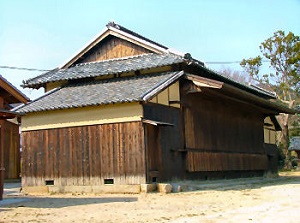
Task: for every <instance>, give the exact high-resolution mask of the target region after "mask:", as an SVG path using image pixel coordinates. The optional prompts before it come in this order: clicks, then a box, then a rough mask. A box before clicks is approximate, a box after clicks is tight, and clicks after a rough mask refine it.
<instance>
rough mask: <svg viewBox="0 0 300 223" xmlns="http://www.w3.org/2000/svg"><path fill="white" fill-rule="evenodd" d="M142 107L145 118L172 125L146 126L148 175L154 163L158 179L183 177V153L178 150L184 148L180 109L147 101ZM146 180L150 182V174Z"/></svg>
mask: <svg viewBox="0 0 300 223" xmlns="http://www.w3.org/2000/svg"><path fill="white" fill-rule="evenodd" d="M143 108H144V117H145V118H146V119H150V120H154V121H161V122H167V123H170V124H173V126H159V125H158V126H156V127H155V128H154V127H150V128H148V129H147V127H146V129H147V130H148V131H150V132H148V133H147V137H148V138H147V139H146V149H147V155H148V157H147V168H148V170H147V171H148V175H151V170H152V169H151V168H153V164H155V165H157V170H158V171H159V173H157V177H158V180H159V181H168V180H172V179H176V178H177V179H182V178H184V175H185V155H184V154H183V153H181V152H179V151H181V150H182V149H183V148H184V140H183V134H182V120H181V110H180V109H179V108H174V107H171V106H165V105H160V104H154V103H147V104H145V105H144V106H143ZM146 132H147V131H146ZM151 135H152V137H151ZM154 141H155V142H154ZM156 147H158V148H156ZM149 150H152V151H149ZM148 180H150V182H151V176H150V177H148ZM150 182H149V183H150Z"/></svg>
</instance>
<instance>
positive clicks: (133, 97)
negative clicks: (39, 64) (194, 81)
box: [16, 72, 179, 113]
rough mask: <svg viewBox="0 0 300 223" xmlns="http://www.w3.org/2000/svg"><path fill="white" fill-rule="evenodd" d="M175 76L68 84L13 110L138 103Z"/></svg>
mask: <svg viewBox="0 0 300 223" xmlns="http://www.w3.org/2000/svg"><path fill="white" fill-rule="evenodd" d="M178 73H179V72H165V73H159V74H151V75H139V76H133V77H126V78H124V77H122V78H113V79H108V80H101V81H90V82H83V83H78V84H70V85H67V86H65V87H63V88H58V89H55V90H53V91H51V92H49V93H48V94H46V95H44V96H42V97H40V98H38V99H36V100H34V101H32V102H31V103H29V104H27V105H25V106H22V107H19V108H17V109H16V111H17V112H21V113H29V112H38V111H47V110H57V109H68V108H78V107H86V106H97V105H103V104H111V103H124V102H135V101H136V102H137V101H142V100H143V99H142V96H143V95H144V94H145V93H146V92H149V91H151V90H152V89H154V88H156V87H157V86H159V85H161V84H163V83H164V82H166V81H168V80H170V79H171V78H172V77H174V76H176V75H177V74H178Z"/></svg>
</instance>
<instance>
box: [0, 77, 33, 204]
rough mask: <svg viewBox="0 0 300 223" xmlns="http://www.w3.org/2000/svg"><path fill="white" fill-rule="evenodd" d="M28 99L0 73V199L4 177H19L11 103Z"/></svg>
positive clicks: (17, 150) (17, 130)
mask: <svg viewBox="0 0 300 223" xmlns="http://www.w3.org/2000/svg"><path fill="white" fill-rule="evenodd" d="M28 101H29V99H28V98H27V97H26V96H25V95H23V94H22V93H21V92H20V91H19V90H17V89H16V88H15V87H14V86H13V85H12V84H10V83H9V82H8V81H7V80H6V79H4V78H3V77H2V76H1V75H0V181H1V182H0V199H2V193H3V182H4V179H16V178H20V134H19V125H18V123H17V121H14V120H13V119H14V118H15V117H16V116H17V113H15V112H12V111H10V110H11V108H12V107H11V104H19V103H27V102H28Z"/></svg>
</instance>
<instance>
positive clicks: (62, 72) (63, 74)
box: [23, 53, 185, 88]
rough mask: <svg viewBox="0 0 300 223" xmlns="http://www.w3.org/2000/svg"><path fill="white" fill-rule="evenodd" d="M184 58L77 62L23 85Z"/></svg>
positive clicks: (160, 56)
mask: <svg viewBox="0 0 300 223" xmlns="http://www.w3.org/2000/svg"><path fill="white" fill-rule="evenodd" d="M183 61H185V59H184V58H183V57H181V56H178V55H175V54H153V53H149V54H142V55H138V56H132V57H126V58H118V59H111V60H104V61H99V62H90V63H83V64H78V65H75V66H73V67H70V68H68V69H54V70H52V71H49V72H47V73H44V74H42V75H40V76H37V77H35V78H32V79H29V80H27V81H24V83H23V87H38V88H39V87H41V86H42V85H43V84H45V83H49V82H55V81H63V80H76V79H82V78H89V77H99V76H105V75H109V74H118V73H123V72H130V71H136V70H142V69H149V68H155V67H161V66H167V65H172V64H176V63H181V62H183Z"/></svg>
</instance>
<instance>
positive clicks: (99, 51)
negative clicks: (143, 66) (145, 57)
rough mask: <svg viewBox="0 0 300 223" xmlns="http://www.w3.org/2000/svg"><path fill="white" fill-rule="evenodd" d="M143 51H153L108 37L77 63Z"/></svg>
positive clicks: (130, 54)
mask: <svg viewBox="0 0 300 223" xmlns="http://www.w3.org/2000/svg"><path fill="white" fill-rule="evenodd" d="M143 53H151V51H150V50H147V49H145V48H143V47H141V46H138V45H135V44H133V43H130V42H128V41H126V40H122V39H119V38H117V37H108V38H107V39H106V40H104V41H103V42H101V45H98V46H96V47H94V48H93V49H92V50H91V51H89V52H88V53H87V54H86V55H84V56H83V57H82V58H81V59H79V60H78V61H76V63H86V62H93V61H100V60H109V59H115V58H121V57H128V56H135V55H139V54H143Z"/></svg>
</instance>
